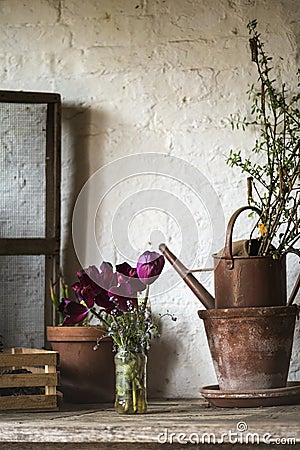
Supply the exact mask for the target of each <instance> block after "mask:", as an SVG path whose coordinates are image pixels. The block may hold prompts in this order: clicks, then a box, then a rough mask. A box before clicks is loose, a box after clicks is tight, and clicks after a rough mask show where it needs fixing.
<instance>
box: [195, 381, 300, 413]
mask: <svg viewBox="0 0 300 450" xmlns="http://www.w3.org/2000/svg"><path fill="white" fill-rule="evenodd" d="M200 393H201V394H202V396H203V397H204V398H205V399H206V400H208V401H209V402H210V403H211V404H212V405H214V406H219V407H221V408H255V407H257V406H279V405H297V404H300V381H288V383H287V387H285V388H276V389H264V390H255V391H246V390H245V391H220V389H219V386H218V385H217V384H215V385H211V386H204V387H202V388H201V389H200Z"/></svg>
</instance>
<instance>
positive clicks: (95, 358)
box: [47, 327, 115, 403]
mask: <svg viewBox="0 0 300 450" xmlns="http://www.w3.org/2000/svg"><path fill="white" fill-rule="evenodd" d="M101 336H103V332H102V331H101V330H99V328H98V327H47V339H48V341H49V342H50V343H51V346H52V348H53V350H55V351H57V352H59V355H60V386H61V387H60V389H61V391H62V392H63V394H64V401H66V402H69V403H102V402H113V401H114V392H115V391H114V381H115V369H114V353H113V351H112V341H111V339H110V338H104V339H103V340H102V341H101V342H100V346H99V348H98V350H93V347H94V346H95V344H96V341H97V338H99V337H101Z"/></svg>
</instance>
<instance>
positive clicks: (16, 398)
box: [0, 395, 58, 411]
mask: <svg viewBox="0 0 300 450" xmlns="http://www.w3.org/2000/svg"><path fill="white" fill-rule="evenodd" d="M19 409H22V410H49V409H51V410H53V411H57V410H58V396H57V395H12V396H5V397H0V410H2V411H6V410H19Z"/></svg>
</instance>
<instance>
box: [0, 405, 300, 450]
mask: <svg viewBox="0 0 300 450" xmlns="http://www.w3.org/2000/svg"><path fill="white" fill-rule="evenodd" d="M299 416H300V405H299V406H296V405H295V406H294V405H291V406H275V407H265V408H239V409H227V408H224V409H223V408H214V407H208V405H207V403H205V402H204V401H203V400H202V399H193V400H192V399H187V400H169V401H168V400H163V401H150V402H149V408H148V413H147V414H144V415H143V414H142V415H135V416H133V415H132V416H126V415H118V414H117V413H116V412H115V411H114V409H113V407H112V405H105V404H102V405H101V404H98V405H85V406H84V405H81V406H80V407H79V406H78V405H77V406H76V405H72V406H71V405H65V406H63V409H62V410H61V411H59V412H44V413H41V412H35V413H23V412H22V413H1V414H0V449H1V450H6V449H9V450H11V449H18V450H22V449H36V450H38V449H40V448H42V449H43V450H50V449H51V450H52V449H55V450H59V449H62V448H63V449H72V450H73V449H79V448H80V450H86V449H97V450H98V449H103V450H109V449H114V450H118V449H134V450H140V449H142V450H146V449H161V448H166V449H168V448H171V449H172V450H176V449H179V448H180V449H182V448H184V449H195V448H198V446H196V445H194V444H193V443H196V442H197V439H198V441H199V447H201V448H203V449H205V448H208V447H209V448H211V447H212V448H214V449H217V448H225V449H237V448H241V447H240V446H239V444H240V443H243V446H242V448H243V449H248V448H252V447H253V444H252V441H251V439H256V440H255V441H254V442H257V439H259V448H262V449H264V448H265V449H270V448H275V447H276V448H299V447H298V446H299V445H300V429H299ZM247 436H248V440H249V444H246V439H247ZM202 439H203V442H204V443H205V444H206V445H202V443H201V442H202ZM237 439H239V440H237ZM208 440H210V444H208V442H209V441H208ZM170 442H172V444H171V445H170ZM289 444H291V445H289Z"/></svg>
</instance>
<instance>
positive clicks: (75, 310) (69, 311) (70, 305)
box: [59, 298, 89, 326]
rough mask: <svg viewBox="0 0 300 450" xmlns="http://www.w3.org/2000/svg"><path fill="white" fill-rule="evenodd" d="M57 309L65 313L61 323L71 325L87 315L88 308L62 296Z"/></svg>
mask: <svg viewBox="0 0 300 450" xmlns="http://www.w3.org/2000/svg"><path fill="white" fill-rule="evenodd" d="M59 311H60V312H62V313H63V314H65V315H66V317H65V318H64V321H63V325H65V326H72V325H75V324H76V323H80V322H82V321H83V320H84V319H85V318H86V316H87V315H88V312H89V309H88V308H87V307H86V306H84V305H81V304H80V303H77V302H73V301H72V300H69V299H68V298H63V299H62V300H61V302H60V305H59Z"/></svg>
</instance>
